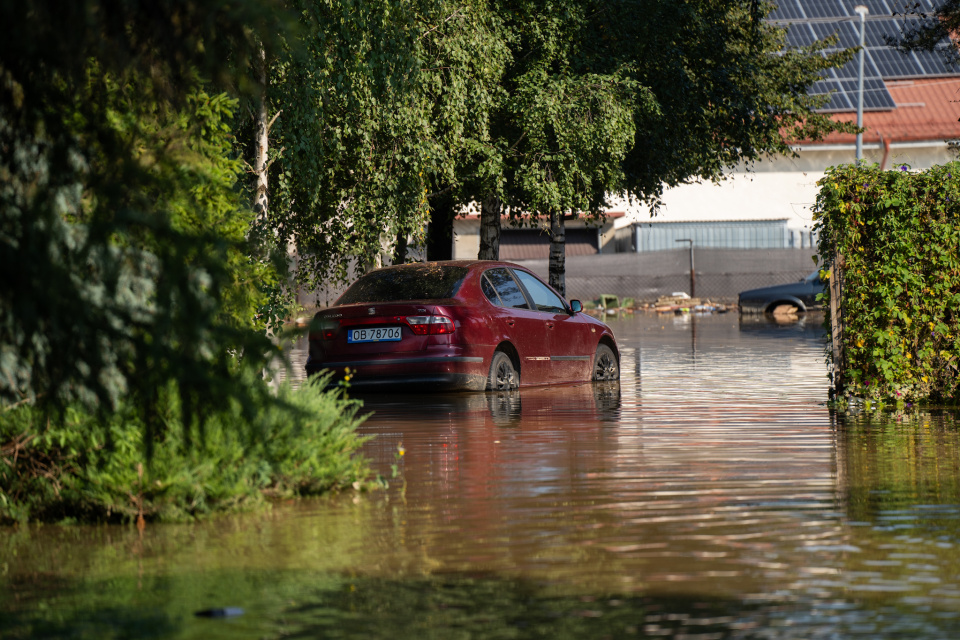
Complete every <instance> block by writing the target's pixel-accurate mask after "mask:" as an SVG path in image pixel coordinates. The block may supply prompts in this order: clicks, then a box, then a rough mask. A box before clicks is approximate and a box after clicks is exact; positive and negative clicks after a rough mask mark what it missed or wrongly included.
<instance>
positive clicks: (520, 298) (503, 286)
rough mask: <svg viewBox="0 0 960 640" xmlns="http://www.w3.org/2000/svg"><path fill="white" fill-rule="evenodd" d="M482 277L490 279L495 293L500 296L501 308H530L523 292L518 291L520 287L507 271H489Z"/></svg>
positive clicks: (501, 269)
mask: <svg viewBox="0 0 960 640" xmlns="http://www.w3.org/2000/svg"><path fill="white" fill-rule="evenodd" d="M484 275H485V276H486V277H488V278H490V283H491V284H493V287H494V288H495V289H496V290H497V293H498V294H500V300H501V301H502V303H503V306H505V307H510V308H512V309H529V308H530V306H529V305H528V304H527V299H526V298H525V297H524V295H523V291H521V290H520V285H518V284H517V281H516V280H514V279H513V276H511V275H510V272H509V271H507V270H506V269H503V268H500V269H490V270H489V271H487V272H486V273H485V274H484Z"/></svg>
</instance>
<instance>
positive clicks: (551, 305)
mask: <svg viewBox="0 0 960 640" xmlns="http://www.w3.org/2000/svg"><path fill="white" fill-rule="evenodd" d="M514 273H515V274H516V275H517V278H519V279H520V282H522V283H523V286H524V287H526V288H527V293H529V294H530V297H531V298H533V304H535V305H536V307H537V311H546V312H548V313H566V312H567V305H565V304H564V303H563V300H561V299H560V297H559V296H558V295H557V294H555V293H554V292H553V291H551V290H550V288H549V287H547V285H545V284H543V283H542V282H540V281H539V280H537V279H536V278H535V277H533V276H532V275H530V274H529V273H527V272H525V271H514Z"/></svg>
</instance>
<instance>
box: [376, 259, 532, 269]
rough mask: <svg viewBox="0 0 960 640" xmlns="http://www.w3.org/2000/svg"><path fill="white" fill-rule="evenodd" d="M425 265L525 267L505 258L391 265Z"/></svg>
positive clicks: (402, 266) (400, 267)
mask: <svg viewBox="0 0 960 640" xmlns="http://www.w3.org/2000/svg"><path fill="white" fill-rule="evenodd" d="M423 265H436V266H443V267H467V268H472V267H497V266H500V267H518V268H521V269H523V268H525V267H522V266H520V265H519V264H514V263H512V262H505V261H503V260H430V261H427V262H407V263H405V264H396V265H391V266H392V267H395V268H398V269H402V268H405V267H417V266H423ZM384 268H390V267H389V266H388V267H384Z"/></svg>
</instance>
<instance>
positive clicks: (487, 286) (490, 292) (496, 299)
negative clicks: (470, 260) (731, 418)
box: [480, 274, 503, 307]
mask: <svg viewBox="0 0 960 640" xmlns="http://www.w3.org/2000/svg"><path fill="white" fill-rule="evenodd" d="M480 288H481V289H483V295H485V296H487V300H489V301H490V302H492V303H493V304H495V305H497V306H499V307H502V306H503V302H502V301H501V300H500V296H498V295H497V290H496V289H494V288H493V285H492V284H491V283H490V280H489V278H487V276H486V274H484V275H482V276H480Z"/></svg>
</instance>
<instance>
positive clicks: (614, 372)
mask: <svg viewBox="0 0 960 640" xmlns="http://www.w3.org/2000/svg"><path fill="white" fill-rule="evenodd" d="M619 379H620V363H619V362H617V356H616V355H615V354H614V353H613V349H611V348H610V347H608V346H607V345H605V344H601V345H599V346H597V355H596V356H594V358H593V378H592V380H593V381H594V382H602V381H609V380H619Z"/></svg>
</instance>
